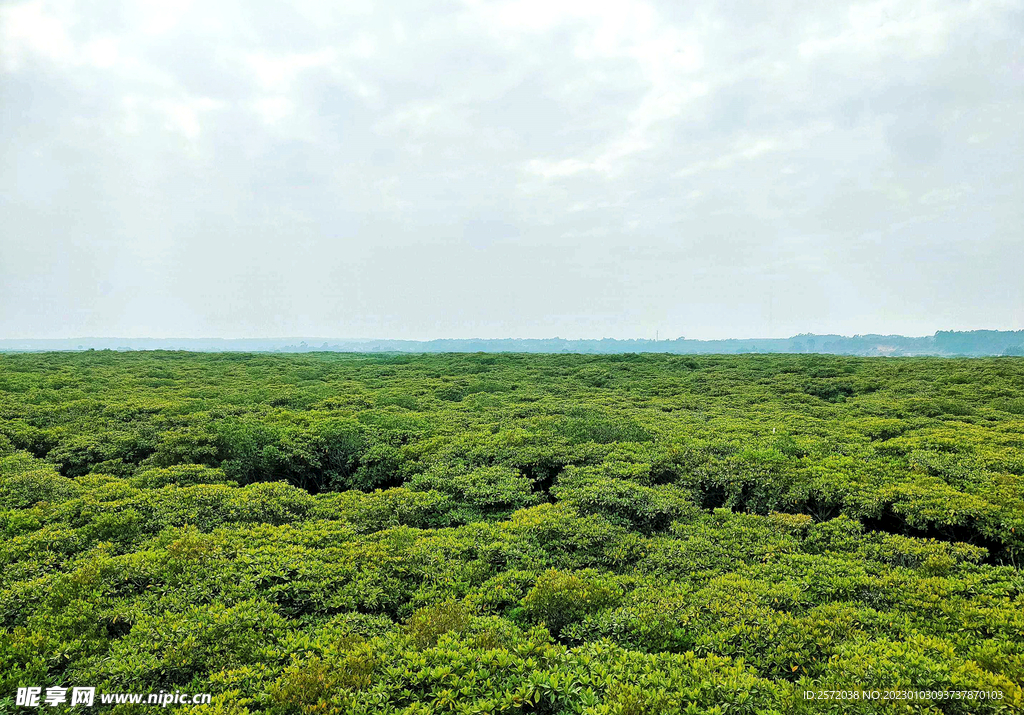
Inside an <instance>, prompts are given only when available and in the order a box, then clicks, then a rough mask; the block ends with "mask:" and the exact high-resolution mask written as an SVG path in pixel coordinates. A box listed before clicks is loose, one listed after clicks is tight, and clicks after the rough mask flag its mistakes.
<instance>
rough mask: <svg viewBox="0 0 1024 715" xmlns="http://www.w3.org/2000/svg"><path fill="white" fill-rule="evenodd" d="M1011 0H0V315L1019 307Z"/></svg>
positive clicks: (306, 330) (539, 317) (568, 320)
mask: <svg viewBox="0 0 1024 715" xmlns="http://www.w3.org/2000/svg"><path fill="white" fill-rule="evenodd" d="M1022 38H1024V0H988V1H981V2H978V1H971V0H948V1H944V0H937V1H934V2H914V1H913V0H909V1H905V0H904V1H897V0H893V1H883V2H865V3H855V4H851V5H846V4H844V3H839V2H821V1H820V0H815V1H812V2H796V1H793V2H786V1H783V2H764V1H763V0H752V1H750V2H744V1H741V0H731V1H727V2H722V1H719V2H679V1H678V0H672V1H671V2H664V3H653V2H645V1H642V0H613V1H610V2H601V1H600V0H573V1H568V2H561V1H559V0H512V1H498V2H482V1H477V0H464V1H459V2H445V1H435V2H407V1H406V0H390V1H389V2H360V1H359V0H345V1H344V2H337V1H334V0H329V1H323V2H296V1H294V0H290V1H289V2H279V3H270V2H263V1H262V0H238V1H237V2H231V1H228V2H223V1H221V0H204V1H203V2H191V3H190V2H182V1H180V0H176V1H174V2H169V1H168V0H150V1H146V2H143V1H141V0H127V1H125V2H122V3H118V2H110V1H105V2H73V1H68V2H46V1H42V0H32V1H30V2H10V1H2V0H0V338H29V337H33V338H44V337H72V336H125V337H143V336H153V337H172V336H173V337H184V336H224V337H243V336H249V337H270V336H290V335H309V336H324V337H380V338H409V339H424V338H438V337H550V336H560V337H564V338H580V337H584V338H597V337H617V338H630V337H653V336H654V334H655V331H658V333H659V334H660V336H661V337H662V338H665V337H673V338H674V337H678V336H681V335H685V336H686V337H691V338H720V337H748V336H756V337H763V336H786V335H792V334H795V333H799V332H805V331H813V332H838V333H844V334H854V333H869V332H883V333H903V334H909V335H922V334H930V333H932V332H933V331H935V330H937V329H971V328H1002V329H1010V328H1016V329H1019V328H1022V327H1024V178H1022V177H1024V143H1022V137H1024V41H1022Z"/></svg>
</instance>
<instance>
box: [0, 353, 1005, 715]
mask: <svg viewBox="0 0 1024 715" xmlns="http://www.w3.org/2000/svg"><path fill="white" fill-rule="evenodd" d="M0 530H2V533H3V541H2V545H0V562H2V566H3V569H2V572H0V574H2V575H0V620H2V623H0V627H2V629H3V630H2V634H0V712H3V711H8V710H13V697H12V695H13V692H14V690H15V688H16V687H17V686H18V685H41V686H44V687H45V686H48V685H62V684H70V683H88V684H98V685H106V686H108V687H109V689H113V690H120V691H146V690H157V689H160V688H165V689H181V690H188V691H191V692H213V693H214V698H213V705H211V706H205V707H202V706H199V707H196V712H199V711H205V712H223V713H228V712H231V713H242V712H246V711H248V712H269V713H290V712H303V713H367V714H369V713H406V714H408V715H413V714H417V715H418V714H426V713H446V712H452V713H498V712H503V713H519V712H522V713H587V714H588V715H598V714H603V713H622V714H624V715H626V714H636V715H640V714H644V713H803V712H857V713H861V712H863V713H868V712H928V713H940V712H941V713H982V712H1019V711H1021V709H1022V708H1024V691H1022V686H1024V574H1022V572H1021V570H1020V564H1021V561H1022V559H1024V360H1020V359H1016V358H994V359H978V360H944V359H932V358H919V359H860V358H839V357H827V356H817V355H788V356H786V355H777V356H742V357H736V356H733V357H722V356H701V357H681V356H669V355H617V356H600V357H596V356H580V355H558V356H538V355H533V356H524V355H434V356H409V355H403V356H395V355H377V356H373V355H344V354H336V353H321V354H306V355H293V356H266V355H263V356H259V355H246V354H209V355H194V354H184V353H124V354H115V353H108V352H86V353H79V354H44V355H31V354H25V355H6V356H3V355H0ZM855 689H856V690H860V689H896V690H908V689H913V690H986V691H993V690H998V691H1000V692H1002V693H1003V698H1002V699H1000V700H989V701H957V700H948V701H944V702H939V703H929V702H921V701H913V702H908V701H895V702H883V701H872V702H864V701H859V702H848V701H843V702H828V703H823V702H814V701H807V700H804V699H803V692H804V691H806V690H814V691H817V690H855ZM119 707H121V706H119ZM114 710H115V711H116V710H117V708H115V709H114Z"/></svg>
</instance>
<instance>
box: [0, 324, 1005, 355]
mask: <svg viewBox="0 0 1024 715" xmlns="http://www.w3.org/2000/svg"><path fill="white" fill-rule="evenodd" d="M49 350H53V351H69V350H70V351H76V350H187V351H191V352H229V351H230V352H236V351H240V352H316V351H332V352H366V353H375V352H406V353H420V352H422V353H438V352H459V353H465V352H470V353H473V352H487V353H493V352H521V353H589V354H609V353H650V352H656V353H674V354H715V353H717V354H736V353H827V354H832V355H864V356H907V355H942V356H969V357H975V356H977V357H981V356H986V355H1024V330H969V331H964V332H958V331H947V330H943V331H939V332H937V333H935V334H934V335H930V336H926V337H916V338H908V337H905V336H903V335H854V336H852V337H849V336H845V335H815V334H813V333H804V334H801V335H794V336H793V337H791V338H731V339H728V340H687V339H685V338H677V339H675V340H614V339H612V338H604V339H601V340H565V339H563V338H524V339H521V338H503V339H493V340H492V339H477V338H469V339H464V340H460V339H441V340H427V341H418V340H355V339H348V338H345V339H338V338H328V339H325V338H264V339H260V338H239V339H226V338H67V339H53V340H0V352H40V351H49Z"/></svg>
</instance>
